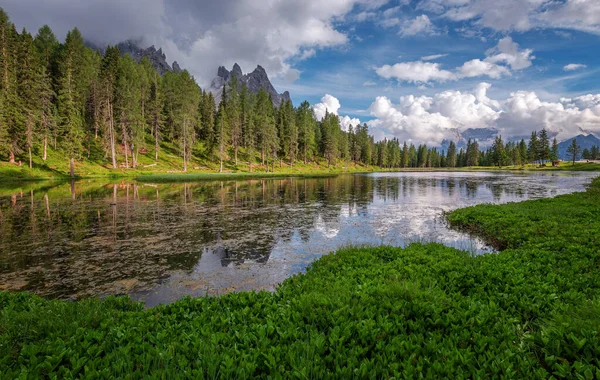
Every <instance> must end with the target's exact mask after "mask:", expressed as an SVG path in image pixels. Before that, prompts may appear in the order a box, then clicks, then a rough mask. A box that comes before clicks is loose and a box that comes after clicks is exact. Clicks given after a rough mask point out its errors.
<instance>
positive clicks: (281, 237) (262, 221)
mask: <svg viewBox="0 0 600 380" xmlns="http://www.w3.org/2000/svg"><path fill="white" fill-rule="evenodd" d="M595 176H597V174H593V173H541V174H538V173H536V174H512V173H445V172H444V173H431V172H428V173H376V174H365V175H344V176H339V177H336V178H320V179H284V180H279V179H275V180H272V179H271V180H250V181H246V180H244V181H223V182H222V181H207V182H200V183H190V184H160V185H153V184H136V183H132V182H118V183H108V184H104V183H97V182H86V181H82V182H77V183H74V184H59V185H52V184H33V185H28V186H32V187H31V188H29V187H24V188H17V189H1V188H0V290H11V291H16V290H26V291H32V292H35V293H38V294H40V295H43V296H48V297H53V298H62V299H77V298H81V297H88V296H105V295H109V294H129V295H131V296H132V297H133V298H134V299H137V300H142V301H145V302H146V303H147V305H148V306H152V305H155V304H158V303H168V302H172V301H175V300H177V299H179V298H181V297H183V296H185V295H192V296H201V295H206V294H209V295H214V294H222V293H225V292H230V291H240V290H251V289H267V290H271V289H274V287H275V286H276V284H278V283H279V282H281V281H283V280H284V279H285V278H287V277H289V276H290V275H292V274H295V273H298V272H301V271H302V270H304V269H305V268H306V266H307V265H308V264H310V263H311V262H312V261H314V260H315V259H317V258H319V257H320V256H322V255H324V254H327V253H328V252H331V251H333V250H335V249H337V248H339V247H344V246H349V245H379V244H389V245H394V246H404V245H406V244H409V243H411V242H432V241H433V242H441V243H444V244H446V245H449V246H453V247H457V248H460V249H466V250H469V251H472V252H485V251H486V250H487V248H486V247H485V245H484V244H482V242H481V241H479V240H478V239H476V238H473V237H471V236H469V235H468V234H465V233H461V232H457V231H454V230H451V229H449V228H448V227H447V225H446V223H445V221H444V219H443V212H444V211H449V210H453V209H455V208H459V207H464V206H468V205H474V204H479V203H504V202H512V201H521V200H525V199H533V198H541V197H550V196H554V195H558V194H564V193H569V192H574V191H582V190H584V188H585V186H586V185H587V184H588V183H589V182H590V181H591V179H592V178H593V177H595Z"/></svg>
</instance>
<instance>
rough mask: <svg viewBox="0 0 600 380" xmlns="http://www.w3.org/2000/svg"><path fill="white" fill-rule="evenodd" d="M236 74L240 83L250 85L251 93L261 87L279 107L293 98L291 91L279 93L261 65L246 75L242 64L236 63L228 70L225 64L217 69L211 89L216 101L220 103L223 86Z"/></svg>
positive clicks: (254, 92)
mask: <svg viewBox="0 0 600 380" xmlns="http://www.w3.org/2000/svg"><path fill="white" fill-rule="evenodd" d="M232 74H235V77H236V79H237V81H238V83H239V84H240V85H242V83H245V84H246V86H248V91H249V92H250V93H253V94H256V93H258V92H259V91H260V90H261V89H263V90H265V91H266V92H267V93H268V94H269V95H270V96H271V99H272V100H273V105H274V106H276V107H279V106H280V105H281V103H282V102H284V101H288V100H291V99H290V93H289V92H287V91H285V92H284V93H283V94H279V93H278V92H277V91H276V90H275V87H273V84H271V81H270V80H269V76H268V75H267V72H266V70H265V69H264V68H263V67H262V66H261V65H257V66H256V69H254V71H252V72H251V73H249V74H246V75H244V74H243V72H242V68H241V67H240V65H238V64H237V63H235V64H234V65H233V68H232V69H231V71H229V70H227V69H226V68H225V67H223V66H219V68H218V69H217V77H216V78H214V79H213V81H212V84H211V88H210V91H211V92H212V93H213V94H214V95H215V101H216V102H217V103H218V102H219V101H220V98H221V93H222V89H223V86H224V85H225V84H226V83H227V82H228V81H229V79H230V78H231V75H232Z"/></svg>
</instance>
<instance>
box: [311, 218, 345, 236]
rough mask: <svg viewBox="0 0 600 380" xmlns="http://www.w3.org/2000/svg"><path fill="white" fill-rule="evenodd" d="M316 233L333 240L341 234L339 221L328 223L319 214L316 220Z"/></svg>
mask: <svg viewBox="0 0 600 380" xmlns="http://www.w3.org/2000/svg"><path fill="white" fill-rule="evenodd" d="M315 231H318V232H320V233H321V234H322V235H323V236H325V237H326V238H328V239H332V238H334V237H336V236H337V234H339V233H340V228H339V221H337V223H336V222H329V223H326V222H325V220H323V216H322V215H321V214H319V215H318V216H317V218H316V220H315Z"/></svg>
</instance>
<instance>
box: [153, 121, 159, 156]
mask: <svg viewBox="0 0 600 380" xmlns="http://www.w3.org/2000/svg"><path fill="white" fill-rule="evenodd" d="M155 128H156V131H155V132H154V161H156V162H158V149H159V146H158V127H156V126H155Z"/></svg>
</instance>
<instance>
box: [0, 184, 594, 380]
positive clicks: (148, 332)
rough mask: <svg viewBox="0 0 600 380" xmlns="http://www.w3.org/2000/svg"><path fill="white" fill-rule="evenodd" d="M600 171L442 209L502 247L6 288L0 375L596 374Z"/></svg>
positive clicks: (366, 253) (385, 252)
mask: <svg viewBox="0 0 600 380" xmlns="http://www.w3.org/2000/svg"><path fill="white" fill-rule="evenodd" d="M598 215H600V178H598V179H596V180H594V181H593V183H592V184H591V185H590V187H589V188H588V190H587V191H586V192H581V193H574V194H569V195H561V196H557V197H555V198H551V199H540V200H531V201H525V202H521V203H509V204H504V205H489V204H487V205H486V204H484V205H477V206H473V207H468V208H464V209H458V210H456V211H453V212H451V213H449V214H448V215H447V219H448V221H449V223H450V225H452V226H454V227H455V228H459V229H464V230H467V231H470V232H472V233H475V234H478V235H479V236H481V237H482V238H484V239H485V240H486V241H487V242H488V243H489V244H491V245H493V246H494V247H495V248H497V249H498V250H500V251H501V252H500V253H497V254H496V253H490V254H484V255H473V254H470V253H468V252H464V251H459V250H456V249H453V248H448V247H445V246H443V245H440V244H412V245H410V246H408V247H406V248H393V247H373V248H365V247H363V248H347V249H343V250H340V251H338V252H336V253H333V254H330V255H327V256H324V257H322V258H320V259H319V260H317V261H316V262H315V263H313V264H312V265H311V266H310V267H309V268H308V270H307V271H306V273H304V274H299V275H296V276H293V277H291V278H289V279H287V280H286V281H284V282H283V283H282V284H281V285H280V286H279V287H278V288H277V290H276V291H275V292H273V293H269V292H264V291H263V292H259V293H255V292H240V293H231V294H226V295H223V296H220V297H201V298H197V299H192V298H184V299H183V300H180V301H177V302H175V303H172V304H170V305H162V306H157V307H154V308H150V309H144V306H143V305H142V304H140V303H136V302H133V301H131V300H130V299H129V298H127V297H109V298H107V299H104V300H99V299H88V300H81V301H77V302H65V301H54V300H45V299H42V298H40V297H37V296H34V295H30V294H26V293H0V378H21V377H22V378H28V377H31V378H37V377H49V378H54V377H57V378H74V377H86V378H88V377H89V378H96V377H103V378H105V377H106V378H108V377H111V378H112V377H128V378H145V377H154V378H206V377H210V378H234V377H235V378H268V377H270V378H279V377H295V378H326V377H334V378H416V377H425V378H446V377H449V378H490V377H506V378H528V379H533V378H549V377H555V378H582V379H593V378H599V377H600V330H599V328H598V326H600V248H599V247H600V218H598Z"/></svg>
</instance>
